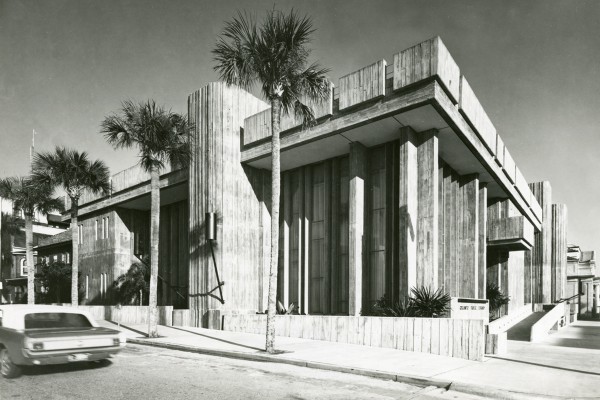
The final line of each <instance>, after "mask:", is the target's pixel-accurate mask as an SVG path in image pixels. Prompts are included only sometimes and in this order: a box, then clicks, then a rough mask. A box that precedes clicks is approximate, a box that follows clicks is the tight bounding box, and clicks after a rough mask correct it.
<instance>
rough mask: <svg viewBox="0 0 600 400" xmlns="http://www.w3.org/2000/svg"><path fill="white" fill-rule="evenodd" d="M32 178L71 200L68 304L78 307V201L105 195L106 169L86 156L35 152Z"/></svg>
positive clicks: (71, 152) (72, 152)
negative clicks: (86, 194)
mask: <svg viewBox="0 0 600 400" xmlns="http://www.w3.org/2000/svg"><path fill="white" fill-rule="evenodd" d="M33 176H34V178H35V179H37V180H39V181H41V182H44V183H47V184H50V185H52V186H58V187H62V188H63V189H64V190H65V192H66V193H67V196H69V199H70V200H71V239H72V245H73V250H72V252H73V256H72V257H71V269H72V273H71V304H72V305H73V306H77V305H79V281H78V278H79V230H78V229H77V215H78V213H79V199H80V198H81V196H82V195H83V193H84V191H89V192H91V193H102V194H106V193H108V190H109V183H108V178H109V173H108V167H107V166H106V164H104V162H103V161H101V160H96V161H90V159H89V157H88V154H87V153H86V152H85V151H84V152H81V153H80V152H78V151H77V150H73V149H66V148H64V147H56V149H55V150H54V151H53V152H44V153H38V154H36V155H35V157H34V159H33Z"/></svg>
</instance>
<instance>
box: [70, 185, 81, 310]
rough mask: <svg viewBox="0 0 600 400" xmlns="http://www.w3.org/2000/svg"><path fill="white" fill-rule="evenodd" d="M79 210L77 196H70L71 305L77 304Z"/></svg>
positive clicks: (75, 305)
mask: <svg viewBox="0 0 600 400" xmlns="http://www.w3.org/2000/svg"><path fill="white" fill-rule="evenodd" d="M78 212H79V198H74V197H71V243H73V249H72V251H71V252H72V253H73V254H72V256H71V305H72V306H73V307H77V306H78V305H79V230H78V227H77V213H78Z"/></svg>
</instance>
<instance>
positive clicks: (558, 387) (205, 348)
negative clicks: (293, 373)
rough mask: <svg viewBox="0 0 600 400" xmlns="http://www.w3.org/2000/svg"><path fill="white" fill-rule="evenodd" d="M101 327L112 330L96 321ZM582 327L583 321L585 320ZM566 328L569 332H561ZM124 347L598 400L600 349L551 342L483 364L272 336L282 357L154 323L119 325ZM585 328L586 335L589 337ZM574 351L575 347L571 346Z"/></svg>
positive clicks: (234, 337) (523, 346)
mask: <svg viewBox="0 0 600 400" xmlns="http://www.w3.org/2000/svg"><path fill="white" fill-rule="evenodd" d="M102 324H103V325H104V326H109V327H113V328H116V327H117V325H115V324H113V323H111V322H106V321H102ZM588 324H589V323H588ZM595 324H596V325H593V326H583V327H582V326H578V325H573V326H572V328H571V327H570V328H567V329H564V330H562V331H561V332H560V333H559V334H560V335H562V336H565V337H569V335H571V336H573V335H577V336H580V335H579V331H578V330H581V329H587V333H586V335H587V337H593V338H597V339H594V340H599V341H600V335H599V334H597V333H596V332H598V333H600V324H598V323H595ZM569 329H571V331H568V330H569ZM121 330H123V331H124V332H125V333H126V335H127V337H128V339H127V340H128V342H130V343H138V344H145V345H153V346H159V347H167V348H171V349H179V350H186V351H193V352H199V353H204V354H211V355H217V356H226V357H234V358H242V359H248V360H256V361H267V362H282V363H289V364H294V365H300V366H305V367H310V368H319V369H327V370H335V371H340V372H348V373H355V374H360V375H368V376H373V377H379V378H383V379H392V380H397V381H400V382H404V383H413V384H419V385H424V386H430V385H433V386H438V387H445V388H449V387H451V388H452V389H453V390H456V391H463V392H466V393H471V394H478V395H482V396H486V397H494V398H535V397H539V398H589V399H591V398H594V399H597V398H599V397H600V383H599V382H600V362H599V361H598V360H600V350H599V349H598V348H597V347H595V346H596V345H591V346H588V347H589V348H572V347H557V346H556V345H555V344H556V343H555V342H557V341H559V342H560V338H558V337H552V336H551V337H550V338H549V339H548V340H547V341H546V342H545V343H540V344H532V343H529V342H518V341H509V352H508V354H507V355H504V356H502V357H488V358H486V360H485V361H484V362H476V361H468V360H463V359H458V358H451V357H442V356H437V355H432V354H424V353H413V352H406V351H400V350H393V349H383V348H376V347H367V346H358V345H350V344H341V343H333V342H326V341H316V340H307V339H298V338H287V337H277V338H276V348H277V349H279V350H281V351H282V353H281V354H277V355H268V354H266V353H265V352H264V350H263V349H264V341H265V337H264V335H255V334H248V333H238V332H227V331H217V330H209V329H202V328H192V327H166V326H159V335H160V337H159V338H156V339H148V338H146V337H145V334H144V333H145V332H146V331H147V326H145V325H131V326H127V327H124V326H121ZM590 330H592V331H591V332H592V333H591V334H590ZM578 344H579V345H580V346H581V343H578Z"/></svg>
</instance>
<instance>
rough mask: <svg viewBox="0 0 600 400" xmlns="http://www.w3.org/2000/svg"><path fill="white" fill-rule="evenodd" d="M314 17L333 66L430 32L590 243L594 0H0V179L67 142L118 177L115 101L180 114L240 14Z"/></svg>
mask: <svg viewBox="0 0 600 400" xmlns="http://www.w3.org/2000/svg"><path fill="white" fill-rule="evenodd" d="M272 7H275V8H277V9H280V10H286V11H287V10H289V9H290V8H291V7H294V8H295V9H296V10H297V11H299V12H300V13H301V14H307V15H309V16H310V17H312V19H313V22H314V27H315V28H316V32H315V33H314V36H313V37H314V39H313V42H312V43H311V46H312V49H313V52H312V58H313V59H314V60H318V61H319V62H320V63H321V64H322V65H324V66H326V67H329V68H331V73H330V76H331V78H332V79H333V82H334V83H335V82H337V79H338V78H339V77H340V76H343V75H345V74H347V73H349V72H352V71H354V70H357V69H359V68H361V67H363V66H365V65H368V64H370V63H372V62H375V61H377V60H380V59H381V58H385V59H386V60H387V61H388V64H389V63H391V62H393V54H395V53H397V52H398V51H400V50H403V49H405V48H408V47H410V46H412V45H414V44H416V43H419V42H421V41H423V40H426V39H429V38H431V37H433V36H435V35H439V36H441V38H442V40H443V41H444V43H445V44H446V46H447V47H448V49H449V51H450V53H451V54H452V56H453V57H454V59H455V61H456V62H457V64H458V65H459V67H460V69H461V73H462V74H464V75H465V76H466V77H467V79H468V81H469V83H470V84H471V87H472V88H473V90H474V91H475V93H476V95H477V97H478V98H479V100H480V102H481V104H482V105H483V107H484V109H485V110H486V112H487V114H488V115H489V117H490V119H491V120H492V122H493V123H494V125H495V127H496V129H497V131H498V133H499V134H500V135H501V136H502V138H503V140H504V142H505V144H506V146H507V147H508V149H509V150H510V152H511V154H512V155H513V158H514V159H515V161H516V163H517V165H518V166H519V168H520V169H521V171H522V172H523V175H524V176H525V178H526V179H527V181H529V182H534V181H540V180H549V181H550V182H551V185H552V199H553V202H555V203H565V204H567V207H568V214H569V222H568V241H569V242H571V243H576V244H579V245H580V246H582V248H583V249H584V250H599V251H600V230H599V229H596V228H597V226H596V224H597V223H598V222H599V221H600V185H599V183H600V179H599V178H598V167H597V164H598V161H597V153H598V151H597V150H598V147H599V145H600V1H595V0H589V1H586V0H578V1H573V0H569V1H554V0H538V1H532V0H530V1H526V2H524V1H501V2H500V1H481V0H479V1H478V0H472V1H444V0H440V1H433V0H421V1H418V0H414V1H398V0H393V1H376V0H371V1H367V0H362V1H352V0H346V1H298V0H296V1H273V0H269V1H226V0H219V1H214V2H213V1H201V0H189V1H188V0H171V1H167V0H165V1H151V0H144V1H142V0H128V1H123V0H121V1H117V0H102V1H100V0H94V1H92V0H43V1H42V0H37V1H31V0H0V143H1V145H0V146H1V147H0V149H1V150H0V176H3V177H4V176H10V175H23V174H26V173H27V171H28V168H29V166H28V165H29V164H28V163H29V147H30V145H31V136H32V131H33V130H34V129H35V131H36V132H37V135H36V138H35V148H36V150H37V151H46V150H52V149H53V148H54V146H56V145H60V146H68V147H72V148H75V149H77V150H79V151H87V152H88V153H89V154H90V157H91V158H92V159H102V160H104V161H105V162H106V163H107V165H108V166H109V167H110V169H111V173H116V172H118V171H120V170H122V169H124V168H127V167H129V166H131V165H133V164H135V163H136V162H137V159H136V153H135V152H134V151H125V150H117V151H115V150H113V149H112V148H111V147H110V145H108V144H107V143H106V141H105V140H104V138H103V137H102V135H101V134H100V133H99V131H100V129H99V125H100V122H101V121H102V120H103V118H104V117H105V116H107V115H109V114H110V113H112V112H114V111H117V110H118V108H119V106H120V104H121V102H122V101H123V100H126V99H132V100H145V99H148V98H151V99H154V100H156V101H157V102H158V103H160V104H163V105H165V106H167V107H168V108H171V109H173V111H176V112H180V113H185V112H186V111H187V96H188V95H189V94H190V93H192V92H193V91H195V90H197V89H199V88H200V87H202V86H203V85H205V84H206V83H208V82H211V81H215V80H217V75H216V73H215V72H214V71H213V66H214V64H213V62H212V57H211V53H210V51H211V49H212V48H213V46H214V44H215V40H216V36H217V35H218V34H219V33H220V32H221V30H222V29H223V26H224V22H225V21H227V20H229V19H231V17H233V16H234V15H236V13H237V11H238V10H246V11H249V12H250V13H255V14H256V15H257V16H258V17H261V16H262V15H264V13H265V12H266V11H267V10H269V9H271V8H272Z"/></svg>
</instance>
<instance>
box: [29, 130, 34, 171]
mask: <svg viewBox="0 0 600 400" xmlns="http://www.w3.org/2000/svg"><path fill="white" fill-rule="evenodd" d="M34 151H35V129H34V130H33V134H32V135H31V148H30V149H29V170H30V172H31V173H33V153H34Z"/></svg>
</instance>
